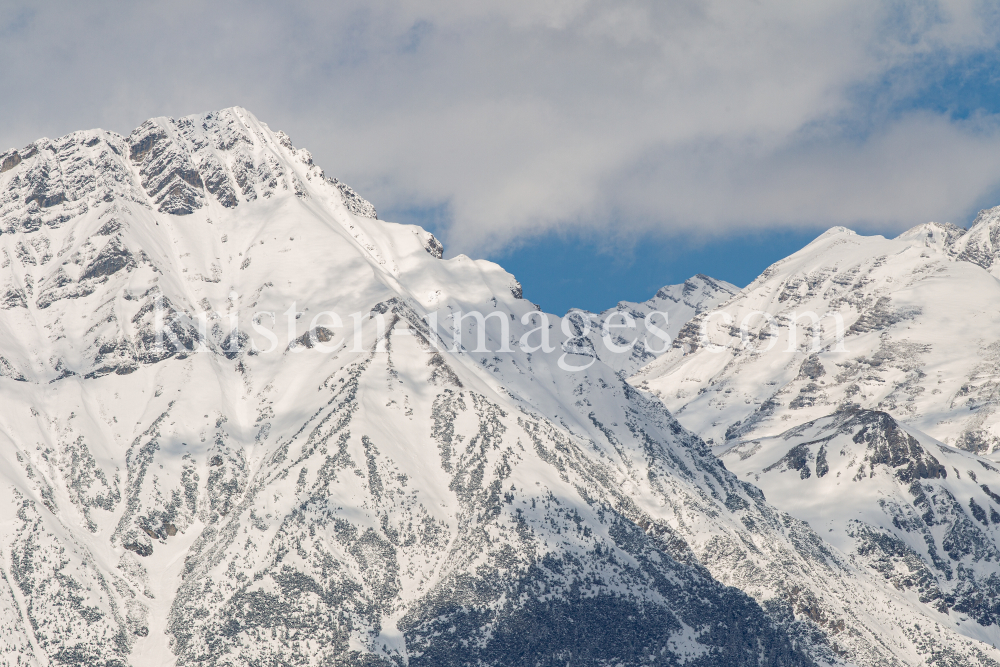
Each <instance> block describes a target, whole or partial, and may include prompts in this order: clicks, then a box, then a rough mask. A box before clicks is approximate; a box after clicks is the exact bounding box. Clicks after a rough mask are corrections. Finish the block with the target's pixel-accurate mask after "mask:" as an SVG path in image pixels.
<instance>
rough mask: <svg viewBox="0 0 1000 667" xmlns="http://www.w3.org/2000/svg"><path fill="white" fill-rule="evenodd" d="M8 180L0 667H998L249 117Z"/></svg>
mask: <svg viewBox="0 0 1000 667" xmlns="http://www.w3.org/2000/svg"><path fill="white" fill-rule="evenodd" d="M0 170H2V173H0V232H2V233H0V250H2V253H3V255H2V258H0V260H2V269H0V294H2V295H3V299H2V310H0V374H2V377H0V405H2V406H3V407H2V409H0V439H2V441H3V442H2V447H0V462H2V463H0V507H3V514H2V515H0V516H3V517H4V520H3V521H2V522H0V578H2V581H0V656H2V662H4V663H5V664H14V665H17V664H22V665H88V666H89V665H108V666H110V665H135V666H143V667H144V666H147V665H150V666H152V665H157V666H159V665H174V664H176V665H261V666H263V665H268V666H270V665H386V666H388V665H435V666H437V665H552V666H555V665H559V666H562V665H566V664H571V665H701V666H708V665H718V666H730V665H781V666H784V665H788V666H791V665H833V664H847V663H853V664H872V665H874V664H885V665H918V664H926V663H932V664H963V665H965V664H968V665H996V664H998V662H997V660H998V654H997V652H996V651H995V650H994V649H993V648H992V647H991V646H990V645H989V644H988V643H983V642H981V641H978V639H979V638H977V637H975V636H974V635H973V634H971V633H968V634H969V636H965V634H962V631H960V630H961V629H956V628H955V627H954V626H953V625H951V624H950V623H948V622H946V621H944V620H942V619H940V618H932V617H929V616H927V615H926V614H925V613H924V612H923V611H922V607H920V608H918V607H916V606H914V605H913V604H912V600H911V599H910V597H908V596H909V593H908V592H907V591H906V590H897V589H895V588H893V587H890V586H886V585H885V584H884V581H883V577H882V574H881V573H879V572H877V571H873V570H872V569H871V568H869V567H867V566H866V565H865V564H858V563H856V562H855V561H854V560H852V558H851V557H850V554H846V553H844V552H843V551H840V550H838V548H837V547H836V546H834V545H832V544H830V543H828V542H825V541H824V539H823V537H822V536H821V535H820V534H818V533H816V532H814V531H813V529H812V528H810V526H809V525H808V524H806V523H804V522H802V521H800V520H797V519H795V518H793V517H792V516H790V515H789V514H786V513H784V512H781V511H779V510H776V509H775V508H774V507H772V506H771V505H770V504H768V502H767V501H766V500H765V497H764V495H763V494H762V493H761V492H760V490H759V489H758V488H757V487H756V486H753V485H752V484H750V483H748V482H747V481H741V480H740V479H738V478H737V477H736V476H735V475H733V474H732V473H730V472H728V471H727V470H726V469H725V467H724V466H723V465H721V464H720V462H719V460H718V459H716V458H715V457H714V456H713V454H712V452H711V451H710V450H709V449H708V447H707V446H706V445H705V444H704V443H703V442H702V441H701V440H700V439H699V438H698V437H697V436H695V435H693V434H692V433H691V432H689V431H687V430H686V429H685V428H684V427H682V426H681V425H680V424H679V423H678V422H677V421H676V420H675V419H674V418H673V417H672V416H671V415H670V413H669V412H668V411H667V410H666V409H665V407H664V405H663V404H662V403H661V402H660V400H659V399H657V398H655V397H654V396H652V395H650V394H647V393H645V392H643V391H640V390H637V389H634V388H633V387H632V386H631V385H629V384H627V383H626V382H625V381H624V379H623V376H624V374H625V373H624V372H618V371H621V370H626V371H627V370H629V369H630V368H632V366H630V364H637V363H643V361H644V360H643V359H640V358H639V357H634V358H633V357H632V356H626V357H624V358H619V357H614V358H611V357H609V358H607V359H606V361H608V362H609V363H604V362H603V361H597V362H594V363H593V364H592V365H591V366H589V367H588V368H587V369H586V370H584V371H578V372H574V371H572V370H565V369H564V368H562V367H560V365H559V364H558V363H557V360H558V359H559V358H560V354H561V350H560V348H559V346H560V345H561V344H562V343H563V342H565V341H566V340H567V339H566V334H564V333H562V331H561V329H560V327H558V326H555V327H553V329H552V331H551V333H552V340H553V343H554V344H555V345H556V347H557V352H556V353H555V354H545V353H542V352H534V353H529V352H525V351H524V350H523V349H522V348H521V347H520V346H518V345H516V344H514V343H516V341H518V340H519V339H520V338H521V336H523V335H524V334H526V333H527V332H528V331H529V330H530V329H534V328H536V327H537V326H538V324H537V319H534V320H533V319H528V320H527V321H528V322H529V324H523V321H524V320H522V318H524V317H525V316H526V315H530V314H532V313H536V308H535V306H533V305H532V304H531V303H530V302H528V301H526V300H524V299H521V298H520V296H521V290H520V285H518V284H517V281H516V280H515V279H514V278H513V276H511V275H509V274H507V273H506V272H504V271H503V270H502V269H501V268H500V267H498V266H496V265H494V264H492V263H489V262H485V261H473V260H471V259H469V258H467V257H463V256H459V257H455V258H452V259H447V260H445V259H443V258H442V257H443V253H442V248H441V245H440V243H438V242H437V240H436V239H434V237H433V236H431V235H430V234H429V233H427V232H426V231H424V230H422V229H419V228H417V227H413V226H405V225H396V224H392V223H387V222H383V221H379V220H377V219H376V216H375V211H374V209H373V208H372V206H371V205H370V204H369V203H368V202H366V201H364V200H363V199H361V198H360V197H359V196H358V195H357V194H356V193H355V192H354V191H353V190H351V189H350V188H349V187H347V186H346V185H344V184H343V183H340V182H339V181H337V180H335V179H331V178H327V177H326V176H325V175H324V174H323V172H322V171H321V170H320V169H319V167H317V166H316V165H314V164H313V161H312V158H311V157H310V155H309V153H308V152H307V151H305V150H302V149H296V148H295V147H294V146H293V144H292V142H291V140H290V139H289V138H288V137H287V136H285V135H284V134H282V133H280V132H273V131H271V130H270V129H268V127H267V126H266V125H265V124H263V123H261V122H260V121H258V120H257V119H256V118H254V117H253V116H252V115H251V114H250V113H249V112H247V111H245V110H243V109H239V108H233V109H227V110H224V111H221V112H217V113H210V114H205V115H202V116H191V117H186V118H182V119H178V120H174V119H166V118H160V119H154V120H151V121H148V122H146V123H144V124H143V125H142V126H140V127H139V128H138V129H136V130H135V132H133V133H132V134H131V135H130V136H128V137H123V136H120V135H117V134H114V133H109V132H103V131H90V132H79V133H74V134H71V135H67V136H66V137H62V138H60V139H57V140H47V139H45V140H40V141H37V142H35V143H34V144H31V145H29V146H27V147H25V148H23V149H18V150H16V151H9V152H7V153H4V154H2V155H0ZM699 281H700V282H699ZM699 281H695V282H694V283H692V285H693V286H692V287H686V286H685V287H678V288H676V289H668V290H665V291H664V292H663V295H662V296H660V295H658V296H657V299H658V300H659V301H657V302H656V303H653V304H652V305H651V306H650V307H649V308H646V307H644V306H643V305H642V304H626V305H625V306H623V307H624V308H625V309H632V310H633V311H634V312H635V313H636V315H646V314H648V313H649V312H650V309H651V308H652V307H653V306H656V307H659V306H658V305H657V304H660V303H662V307H663V308H664V309H669V307H670V305H669V304H680V305H679V306H678V307H683V311H677V312H678V313H679V314H678V315H677V317H675V318H674V321H675V322H677V318H683V317H690V316H692V315H695V314H697V313H698V312H702V311H703V310H704V308H705V307H707V305H706V304H707V303H708V301H705V299H712V300H713V301H712V303H713V304H714V303H718V302H721V301H723V300H725V299H728V298H729V297H730V296H731V295H732V293H733V292H732V291H731V290H730V289H729V287H731V286H729V287H727V286H725V285H724V284H721V283H716V282H714V281H709V282H706V281H707V279H699ZM699 290H700V292H699ZM696 293H701V294H704V299H702V298H701V297H697V296H696ZM457 311H461V312H465V313H468V312H471V311H478V312H480V313H482V314H484V315H490V317H487V319H485V320H484V321H483V323H480V324H476V322H475V321H469V323H467V324H466V325H465V326H466V327H468V328H463V330H462V332H461V333H460V335H459V340H460V342H462V343H463V344H462V345H458V346H455V347H452V341H453V340H454V338H455V337H454V331H452V330H451V329H449V326H450V325H449V324H448V322H450V321H451V318H450V317H448V315H449V313H454V312H457ZM257 312H259V313H273V314H274V315H273V318H269V317H264V318H263V320H253V321H252V320H251V318H250V315H251V314H252V313H257ZM329 312H335V313H338V314H339V315H340V316H341V318H342V319H343V321H342V322H341V324H342V325H343V326H339V325H337V323H336V321H335V320H334V319H333V318H332V317H331V316H330V315H329ZM435 312H436V313H438V315H439V319H438V327H437V330H436V331H435V330H433V329H432V328H431V326H430V324H429V322H430V321H431V319H432V318H431V319H429V318H428V315H429V314H431V313H435ZM681 312H683V313H687V315H683V314H680V313H681ZM324 313H326V314H325V315H324ZM354 314H357V315H358V316H357V317H353V315H354ZM494 314H495V316H493V315H494ZM536 314H537V313H536ZM605 316H607V314H605ZM158 318H159V324H160V325H163V326H165V331H164V335H161V336H158V331H163V327H162V326H159V327H158ZM255 323H256V324H258V325H260V326H261V327H262V328H263V329H265V330H267V331H268V332H273V333H274V335H275V339H276V342H274V343H273V344H270V342H269V340H268V339H267V337H266V336H263V335H261V333H260V331H261V330H260V329H258V328H255V327H254V326H253V325H254V324H255ZM678 324H680V322H678ZM286 332H287V335H286ZM480 333H483V334H484V346H482V347H481V346H480V345H479V344H478V337H479V336H478V334H480ZM278 334H280V336H279V335H278ZM577 342H579V341H577ZM340 343H343V344H342V345H340ZM506 344H510V349H511V350H512V351H511V352H499V350H501V349H503V348H506V347H507V345H506ZM334 348H336V349H334ZM481 349H485V350H486V351H485V352H482V351H477V350H481ZM641 355H642V353H640V356H641ZM578 356H579V360H580V362H581V365H585V364H584V363H583V362H584V361H586V360H587V358H586V356H583V355H578ZM653 356H655V354H653ZM623 359H624V360H623ZM646 360H648V359H646ZM609 364H611V365H609ZM831 465H832V463H831ZM915 626H919V631H914V630H913V629H912V628H913V627H915Z"/></svg>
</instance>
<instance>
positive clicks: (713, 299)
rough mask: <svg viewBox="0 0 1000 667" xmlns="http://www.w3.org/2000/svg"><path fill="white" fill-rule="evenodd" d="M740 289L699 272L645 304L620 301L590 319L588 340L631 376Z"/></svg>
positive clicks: (602, 357) (610, 363) (597, 352)
mask: <svg viewBox="0 0 1000 667" xmlns="http://www.w3.org/2000/svg"><path fill="white" fill-rule="evenodd" d="M739 291H740V288H738V287H736V285H731V284H730V283H727V282H725V281H724V280H715V279H714V278H709V277H708V276H703V275H700V274H699V275H697V276H694V277H692V278H689V279H688V280H686V281H684V282H683V283H681V284H680V285H667V286H666V287H663V288H662V289H660V290H659V291H658V292H657V293H656V295H655V296H653V298H652V299H649V300H648V301H644V302H642V303H633V302H631V301H621V302H619V303H618V305H617V306H615V307H614V308H609V309H608V310H606V311H604V312H603V313H600V314H598V315H596V316H595V317H594V318H593V330H592V333H591V334H590V336H589V338H590V342H591V345H592V346H593V349H594V354H595V356H597V358H599V359H600V360H601V361H603V362H604V363H606V364H607V365H608V366H611V367H612V368H614V369H615V370H617V371H619V372H621V373H623V374H624V375H625V376H626V377H627V376H630V375H633V374H634V373H635V372H636V371H638V370H639V369H640V368H642V367H643V366H645V365H646V364H648V363H649V362H651V361H653V360H654V359H656V358H657V357H659V356H660V355H661V354H663V353H664V352H666V351H667V350H669V349H670V342H671V341H673V340H674V339H675V338H677V335H678V334H679V333H680V331H681V328H682V327H683V326H684V325H685V324H687V322H688V321H690V320H691V318H693V317H694V316H696V315H701V314H703V313H706V312H708V311H710V310H712V309H713V308H715V307H716V306H718V305H720V304H722V303H724V302H726V301H728V300H729V299H731V298H732V297H733V296H734V295H736V294H738V293H739ZM653 313H656V315H653ZM650 325H652V327H651V326H650ZM605 337H607V340H605Z"/></svg>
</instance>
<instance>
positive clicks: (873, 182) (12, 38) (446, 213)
mask: <svg viewBox="0 0 1000 667" xmlns="http://www.w3.org/2000/svg"><path fill="white" fill-rule="evenodd" d="M150 26H155V30H151V29H150ZM998 47H1000V7H998V6H997V5H996V3H995V2H981V1H979V0H914V1H913V2H905V3H900V2H896V1H894V0H888V1H885V2H879V1H877V0H813V1H811V2H808V3H803V2H788V1H787V0H754V1H753V2H750V1H746V2H743V1H741V0H702V1H701V2H698V3H663V2H658V1H656V0H616V1H615V2H610V1H607V2H605V1H601V0H573V1H566V0H552V1H544V0H502V1H501V0H483V1H482V2H477V3H463V2H453V1H451V0H440V1H437V2H433V3H428V2H414V1H409V0H365V1H362V0H343V1H342V2H338V3H329V2H322V1H320V0H301V1H300V2H296V3H294V4H284V3H261V2H256V1H253V0H249V1H237V0H220V1H219V2H215V3H200V2H195V1H194V0H176V1H175V2H171V3H134V2H124V1H123V2H116V1H114V0H111V1H109V2H106V3H79V2H68V1H65V2H64V1H60V0H55V1H53V2H50V3H35V2H29V1H28V0H7V2H3V3H0V62H3V63H4V66H3V67H0V90H4V91H7V92H8V93H9V94H6V95H3V96H0V119H2V121H3V122H0V150H3V149H4V148H7V147H19V146H23V145H25V144H26V143H28V142H30V141H33V140H35V139H37V138H40V137H42V136H49V137H55V136H60V135H61V134H65V133H67V132H71V131H74V130H79V129H87V128H94V127H101V128H105V129H109V130H116V131H118V132H122V133H125V134H127V133H128V132H130V131H131V130H132V129H133V128H134V127H136V126H138V125H139V124H140V123H142V121H144V120H145V119H146V118H150V117H154V116H162V115H169V116H183V115H187V114H192V113H198V112H204V111H209V110H212V109H220V108H224V107H229V106H233V105H239V106H243V107H245V108H247V109H249V110H250V111H252V112H253V113H254V114H255V115H256V116H257V117H258V118H260V119H261V120H263V121H265V122H267V123H268V124H269V125H270V126H271V127H272V128H273V129H280V130H284V131H286V132H287V133H288V134H289V135H290V136H291V137H292V140H293V141H294V142H295V145H296V146H298V147H300V148H301V147H304V148H308V149H309V150H310V151H311V152H312V154H313V156H314V159H315V161H316V163H317V164H319V165H321V166H322V167H323V168H324V169H325V170H326V173H327V174H328V175H330V176H336V177H338V178H340V179H341V180H342V181H344V182H346V183H349V184H350V185H351V186H352V187H354V188H355V189H356V190H357V191H358V192H359V193H360V194H362V195H363V196H364V197H366V198H368V199H369V200H371V201H372V202H373V203H374V204H375V206H376V208H377V209H378V210H379V213H380V217H382V218H383V219H387V220H395V221H398V222H410V223H417V224H422V225H424V226H426V227H428V228H429V229H431V230H432V231H434V233H435V234H436V235H438V236H439V238H441V240H442V241H443V242H444V244H445V248H446V252H447V253H450V254H452V255H453V254H457V253H464V254H467V255H470V256H473V257H485V258H489V259H492V260H495V261H497V262H498V263H500V264H502V265H503V266H504V267H505V268H507V269H508V270H510V271H511V272H512V273H514V274H515V275H516V276H517V277H518V278H519V279H520V280H521V282H522V283H523V285H524V289H525V294H526V296H527V297H528V298H531V299H532V300H534V301H536V302H538V303H539V304H541V305H542V306H543V307H544V308H546V309H547V310H551V311H557V312H558V311H564V310H565V309H567V308H569V307H584V308H589V309H602V308H607V307H609V306H611V305H613V304H614V303H615V302H616V301H618V300H620V299H628V300H642V299H645V298H648V297H649V296H650V295H652V294H653V293H654V292H655V291H656V289H657V288H658V287H659V286H661V285H663V284H668V283H676V282H680V281H682V280H684V279H685V278H687V277H689V276H690V275H693V274H695V273H704V274H707V275H710V276H713V277H716V278H721V279H725V280H728V281H730V282H733V283H735V284H738V285H744V284H746V283H747V282H749V281H750V280H752V278H753V277H755V276H756V275H757V274H758V273H759V272H760V271H761V270H763V269H764V268H765V267H766V266H768V265H769V264H770V263H772V262H773V261H775V260H777V259H780V258H781V257H783V256H785V255H787V254H788V253H789V252H792V251H794V250H796V249H797V248H799V247H801V246H802V245H804V244H805V243H807V242H808V241H809V240H810V239H812V238H813V237H815V236H816V235H818V234H820V233H821V232H822V231H823V230H825V229H827V228H829V227H831V226H834V225H843V226H847V227H850V228H852V229H855V230H856V231H858V232H860V233H880V234H884V235H895V234H897V233H899V232H900V231H903V230H905V229H907V228H909V227H911V226H913V225H916V224H919V223H922V222H926V221H928V220H937V221H950V222H954V223H956V224H959V225H966V224H968V222H969V221H970V220H971V219H972V218H973V216H974V215H975V213H976V211H977V210H978V209H980V208H983V207H987V206H992V205H995V204H1000V94H998V91H1000V84H998V79H1000V68H998V63H1000V56H998V54H1000V48H998Z"/></svg>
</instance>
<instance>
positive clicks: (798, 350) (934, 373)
mask: <svg viewBox="0 0 1000 667" xmlns="http://www.w3.org/2000/svg"><path fill="white" fill-rule="evenodd" d="M963 231H964V230H961V229H959V228H957V227H955V226H954V225H942V224H937V223H928V224H925V225H920V226H919V227H915V228H914V229H911V230H909V231H907V232H905V233H903V234H901V235H900V236H898V237H896V238H894V239H885V238H882V237H881V236H870V237H865V236H859V235H857V234H855V233H854V232H852V231H850V230H847V229H844V228H834V229H831V230H830V231H828V232H826V233H825V234H823V235H822V236H820V237H819V238H817V239H816V240H815V241H813V242H812V243H811V244H809V245H808V246H806V247H805V248H803V249H802V250H800V251H799V252H797V253H795V254H793V255H791V256H790V257H787V258H785V259H783V260H781V261H779V262H777V263H775V264H774V265H773V266H771V267H770V268H768V269H767V270H766V271H765V272H764V273H763V274H762V275H761V276H760V277H759V278H757V280H755V281H754V282H753V283H752V284H751V285H749V286H748V287H747V288H746V289H745V290H743V291H742V292H741V293H740V294H739V295H738V296H736V297H735V298H733V299H732V300H730V301H729V302H728V303H726V304H724V305H723V306H721V307H720V308H719V309H718V310H717V311H715V312H712V313H707V314H703V315H700V316H698V317H695V318H694V319H692V320H691V321H690V322H689V323H688V325H687V326H686V327H685V330H684V331H682V332H681V335H680V336H678V338H677V339H676V340H675V341H674V345H673V348H672V349H671V350H670V351H669V352H668V353H667V354H664V355H662V356H661V357H660V358H659V359H657V360H656V361H654V362H652V363H650V364H649V365H647V366H646V367H644V368H643V369H642V370H641V371H640V372H639V373H638V374H637V375H636V377H635V378H634V380H633V382H634V383H635V384H636V385H637V386H641V387H644V388H648V389H650V390H651V391H653V392H654V393H656V394H657V395H658V396H659V397H660V398H661V400H663V401H664V403H665V404H666V405H667V407H668V408H669V409H670V410H671V412H672V413H673V414H674V415H675V416H676V417H677V418H678V419H680V421H681V423H683V424H684V425H685V426H686V427H688V428H690V429H692V430H693V431H695V432H696V433H698V434H700V435H702V436H703V437H705V438H706V439H708V440H709V441H710V442H713V443H716V444H720V443H723V442H725V441H727V440H731V439H734V438H747V437H751V436H752V437H757V436H770V435H777V434H779V433H782V432H784V431H785V430H787V429H788V428H790V427H792V426H795V425H798V424H802V423H805V422H807V421H810V420H813V419H816V418H819V417H821V416H825V415H828V414H830V413H832V412H834V411H835V410H837V409H838V407H844V406H847V405H858V406H860V407H862V408H865V409H869V410H881V411H885V412H888V413H889V414H891V415H893V416H894V417H895V418H896V419H899V420H901V421H903V422H905V423H906V424H908V425H910V426H913V427H914V428H917V429H918V430H920V431H922V432H924V433H927V434H929V435H931V436H933V437H935V438H937V439H938V440H940V441H942V442H944V443H946V444H949V445H954V446H956V447H959V448H961V449H966V450H969V451H975V452H981V453H985V454H989V453H991V452H993V451H994V450H995V449H996V448H997V447H998V445H1000V413H998V412H997V409H998V407H1000V393H998V389H1000V335H998V333H997V332H998V331H1000V309H998V307H997V304H1000V282H998V281H997V279H996V278H995V277H994V276H993V275H991V274H990V273H989V271H987V270H986V269H985V268H983V267H991V266H992V262H993V261H994V260H993V259H992V258H993V256H994V255H993V254H991V253H993V250H992V246H991V245H990V244H991V241H990V239H991V238H995V237H1000V208H998V209H993V210H991V211H984V212H983V213H982V214H980V216H979V217H978V218H977V222H976V224H975V225H974V226H973V227H972V228H971V229H970V230H969V231H968V233H965V234H963ZM973 259H974V260H975V261H972V260H973ZM741 325H742V326H743V329H742V331H741Z"/></svg>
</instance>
